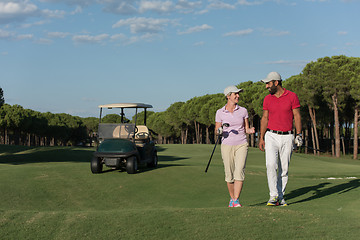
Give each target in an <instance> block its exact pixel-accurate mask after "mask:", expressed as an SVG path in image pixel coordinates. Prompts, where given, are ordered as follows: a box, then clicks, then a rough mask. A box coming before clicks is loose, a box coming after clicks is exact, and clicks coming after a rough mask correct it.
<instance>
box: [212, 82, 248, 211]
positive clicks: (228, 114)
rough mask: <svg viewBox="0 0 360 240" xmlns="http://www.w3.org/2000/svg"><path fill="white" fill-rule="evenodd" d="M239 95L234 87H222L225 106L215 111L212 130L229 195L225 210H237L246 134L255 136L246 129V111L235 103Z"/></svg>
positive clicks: (243, 176)
mask: <svg viewBox="0 0 360 240" xmlns="http://www.w3.org/2000/svg"><path fill="white" fill-rule="evenodd" d="M239 92H242V89H238V88H237V87H235V86H229V87H227V88H225V90H224V94H225V96H226V99H227V104H226V105H225V106H224V107H222V108H221V109H219V110H217V112H216V116H215V131H216V133H218V134H222V143H221V156H222V159H223V162H224V170H225V181H226V183H227V187H228V190H229V194H230V202H229V207H241V204H240V201H239V197H240V193H241V190H242V187H243V183H244V179H245V164H246V157H247V152H248V143H247V138H246V134H251V133H255V128H249V119H248V118H249V116H248V112H247V110H246V108H244V107H240V106H239V105H238V104H237V103H238V102H239ZM224 123H228V124H229V126H228V127H227V126H223V124H224Z"/></svg>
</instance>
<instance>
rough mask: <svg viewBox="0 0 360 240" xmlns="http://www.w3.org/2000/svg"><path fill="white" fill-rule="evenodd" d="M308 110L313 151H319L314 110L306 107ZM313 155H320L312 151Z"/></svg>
mask: <svg viewBox="0 0 360 240" xmlns="http://www.w3.org/2000/svg"><path fill="white" fill-rule="evenodd" d="M308 108H309V114H310V118H311V121H312V128H313V129H314V136H313V146H314V148H315V149H320V144H319V136H318V133H317V125H316V112H315V109H314V108H312V107H310V106H308ZM311 132H312V131H311ZM315 154H317V155H320V152H317V153H316V151H314V155H315Z"/></svg>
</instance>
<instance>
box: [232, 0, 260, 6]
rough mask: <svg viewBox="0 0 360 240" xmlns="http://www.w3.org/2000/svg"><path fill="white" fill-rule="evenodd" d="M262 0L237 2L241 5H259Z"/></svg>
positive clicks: (241, 0)
mask: <svg viewBox="0 0 360 240" xmlns="http://www.w3.org/2000/svg"><path fill="white" fill-rule="evenodd" d="M263 2H264V1H247V0H238V2H237V4H239V5H243V6H253V5H260V4H262V3H263Z"/></svg>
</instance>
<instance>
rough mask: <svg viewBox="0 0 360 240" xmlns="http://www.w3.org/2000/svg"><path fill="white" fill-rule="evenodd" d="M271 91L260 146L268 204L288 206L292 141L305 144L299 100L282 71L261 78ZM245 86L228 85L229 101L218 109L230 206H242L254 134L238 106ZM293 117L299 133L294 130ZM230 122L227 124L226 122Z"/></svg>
mask: <svg viewBox="0 0 360 240" xmlns="http://www.w3.org/2000/svg"><path fill="white" fill-rule="evenodd" d="M261 81H262V82H263V83H265V84H266V89H268V90H269V95H267V96H266V97H265V99H264V102H263V116H262V118H261V126H260V139H259V148H260V150H261V151H265V158H266V169H267V180H268V186H269V192H270V194H269V195H270V199H269V201H268V202H267V205H268V206H277V205H281V206H287V204H286V202H285V200H284V194H285V188H286V184H287V181H288V169H289V163H290V157H291V153H292V149H293V143H294V142H295V144H297V145H298V146H301V145H302V136H301V117H300V102H299V99H298V97H297V95H296V94H295V93H293V92H291V91H289V90H286V89H285V88H283V87H282V79H281V76H280V74H279V73H277V72H271V73H269V74H268V75H267V77H266V78H265V79H263V80H261ZM242 91H243V90H242V89H238V88H237V87H236V86H229V87H227V88H225V90H224V94H225V96H226V100H227V104H226V105H225V106H224V107H222V108H221V109H219V110H217V112H216V116H215V132H216V133H217V134H218V135H222V144H221V156H222V159H223V163H224V171H225V181H226V183H227V188H228V190H229V195H230V202H229V207H241V204H240V201H239V198H240V194H241V190H242V188H243V183H244V179H245V165H246V158H247V152H248V143H247V138H246V134H252V133H255V129H254V128H250V127H249V120H248V118H249V116H248V112H247V110H246V108H244V107H241V106H239V105H238V102H239V97H240V95H239V93H240V92H242ZM293 120H294V122H295V128H296V134H294V132H293ZM224 123H228V125H226V126H225V125H224Z"/></svg>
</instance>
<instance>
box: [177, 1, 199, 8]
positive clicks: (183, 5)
mask: <svg viewBox="0 0 360 240" xmlns="http://www.w3.org/2000/svg"><path fill="white" fill-rule="evenodd" d="M200 6H201V1H196V2H189V1H187V0H179V1H178V2H177V3H176V7H175V8H176V9H195V8H197V7H200Z"/></svg>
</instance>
